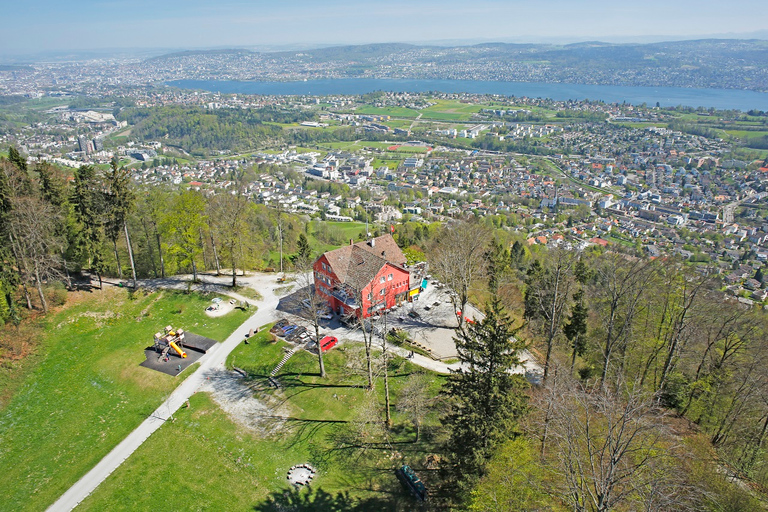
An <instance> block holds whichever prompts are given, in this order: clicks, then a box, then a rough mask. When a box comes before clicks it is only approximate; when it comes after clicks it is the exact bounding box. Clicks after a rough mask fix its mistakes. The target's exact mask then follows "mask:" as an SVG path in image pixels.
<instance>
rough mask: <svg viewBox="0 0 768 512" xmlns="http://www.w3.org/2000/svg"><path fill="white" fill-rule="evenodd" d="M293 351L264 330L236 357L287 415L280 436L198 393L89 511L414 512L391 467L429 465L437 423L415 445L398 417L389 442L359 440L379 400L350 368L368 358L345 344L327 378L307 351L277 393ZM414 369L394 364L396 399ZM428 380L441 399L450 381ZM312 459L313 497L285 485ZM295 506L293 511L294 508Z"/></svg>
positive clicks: (331, 359)
mask: <svg viewBox="0 0 768 512" xmlns="http://www.w3.org/2000/svg"><path fill="white" fill-rule="evenodd" d="M284 346H285V344H284V343H283V342H281V341H280V342H276V343H274V342H272V341H271V340H270V338H269V335H268V333H267V332H266V331H263V332H262V333H260V334H258V335H257V336H256V337H254V338H253V339H252V341H251V344H250V345H248V346H246V345H241V346H240V347H239V348H238V349H236V350H235V351H234V352H233V353H232V354H231V355H230V359H229V363H230V364H233V362H234V364H236V365H237V366H238V367H240V368H243V369H245V370H246V371H247V372H248V374H249V378H248V379H247V381H246V383H247V384H248V385H249V386H250V387H251V388H252V389H254V390H255V391H254V395H255V397H256V398H257V399H258V400H260V401H262V403H268V404H279V405H281V410H283V411H287V419H285V420H283V421H282V422H278V423H275V424H273V425H272V429H273V430H272V431H271V433H269V432H258V431H255V430H252V429H249V428H248V427H245V426H243V425H240V424H238V423H235V422H233V421H232V419H231V418H230V417H229V416H227V414H225V413H224V412H223V411H222V410H221V409H220V408H219V406H218V405H217V404H216V402H215V401H213V400H212V399H211V397H210V396H209V395H206V394H197V395H195V396H193V397H192V400H191V407H190V408H189V409H182V410H180V411H179V412H178V413H177V414H176V421H175V422H174V423H168V424H166V425H164V426H163V427H162V428H161V429H160V430H159V431H158V432H157V433H155V434H154V435H153V436H152V437H151V438H150V439H149V440H148V441H147V442H146V443H145V444H144V445H143V446H142V447H141V448H140V449H139V450H138V451H137V452H136V453H134V455H133V456H131V457H130V458H129V459H128V460H127V461H126V462H125V463H124V464H123V465H122V466H121V467H120V468H119V469H118V470H117V471H116V472H115V473H114V474H113V475H112V476H111V477H110V478H108V479H107V480H106V481H105V482H104V483H103V484H102V485H101V486H100V487H99V488H98V489H97V490H96V492H95V493H94V494H93V495H92V496H91V497H90V498H88V499H87V500H86V501H85V502H84V503H83V505H82V507H81V508H82V509H83V510H275V511H276V510H317V511H324V510H352V509H355V510H413V509H414V508H413V507H414V506H415V503H414V502H413V501H412V499H411V498H410V497H409V496H408V495H407V494H406V493H405V492H404V491H403V490H402V488H401V487H400V485H399V483H398V482H397V480H396V479H395V477H394V475H393V473H392V469H393V468H394V467H395V466H396V465H397V464H400V463H402V462H401V461H405V462H407V463H410V464H414V465H416V467H418V468H420V467H421V463H422V461H423V460H424V459H425V457H426V455H427V454H428V453H431V451H432V450H433V448H434V447H433V442H434V438H433V436H432V433H433V431H432V427H434V426H435V425H436V418H435V417H434V416H433V417H432V418H431V419H430V420H429V422H428V425H429V426H430V428H426V429H425V432H426V433H425V435H422V439H421V441H420V442H415V435H414V432H413V429H412V427H411V424H410V422H408V421H406V420H405V419H404V418H401V417H399V416H398V415H397V413H396V412H395V415H394V427H393V429H392V431H391V433H390V435H389V436H387V438H386V441H385V442H381V441H374V440H373V439H369V440H368V441H366V440H365V438H361V437H360V436H359V435H357V434H356V433H355V432H356V427H355V425H356V424H358V423H357V421H356V420H357V419H358V418H359V416H360V415H359V412H360V410H361V409H362V408H363V407H364V405H363V404H365V403H366V402H367V400H366V398H367V397H370V395H368V392H367V391H366V390H365V389H364V387H363V386H364V383H365V380H364V378H363V377H361V376H357V375H355V374H354V373H353V372H350V371H349V370H348V369H347V366H346V362H347V360H348V358H349V357H359V356H358V355H357V353H355V354H356V355H354V356H353V355H352V353H351V352H349V351H348V350H347V348H346V347H343V346H342V347H340V348H339V349H334V350H332V351H331V352H329V353H328V354H326V368H327V370H328V374H329V377H328V378H327V379H325V380H322V379H320V378H319V377H318V376H317V363H316V359H315V356H312V355H310V354H308V353H306V352H299V353H298V354H296V355H295V356H294V357H293V358H291V359H290V360H289V361H288V363H287V364H286V365H285V366H284V367H283V369H282V371H281V372H280V373H279V374H278V376H277V378H278V379H279V381H280V382H281V384H282V385H283V386H284V388H283V389H282V390H274V389H272V388H271V387H269V386H268V385H267V383H266V375H268V373H269V371H270V369H271V368H272V367H273V366H274V364H275V363H276V362H277V361H279V360H280V358H281V357H282V355H283V348H284ZM415 371H416V369H415V368H413V367H412V366H410V365H409V364H407V363H406V362H405V361H403V360H396V361H393V364H392V366H391V375H392V377H391V382H392V389H393V393H392V396H393V398H394V397H395V396H396V395H397V391H398V389H399V388H400V386H401V385H402V383H403V382H404V380H405V379H407V378H408V376H409V375H411V374H412V373H414V372H415ZM424 378H425V379H427V386H428V389H429V390H430V391H429V392H430V393H431V394H432V395H434V394H436V393H437V391H438V389H439V386H440V385H441V383H442V377H438V376H434V375H426V376H425V377H424ZM377 392H378V393H377V394H376V395H375V396H376V398H375V400H376V402H377V403H378V405H379V406H381V405H382V401H383V396H382V386H381V383H380V382H379V385H378V386H377ZM379 410H381V409H379ZM393 411H394V408H393ZM307 462H308V463H311V464H312V465H313V466H314V467H315V468H316V469H317V476H316V477H315V479H314V480H313V483H312V490H311V491H310V490H308V489H301V490H300V491H295V490H293V489H292V488H291V486H290V485H289V484H288V483H287V482H286V474H287V472H288V469H289V468H290V467H291V466H292V465H295V464H300V463H307ZM421 474H422V477H423V475H424V472H422V473H421ZM151 476H154V477H155V478H151ZM213 482H215V485H211V484H212V483H213ZM344 493H347V494H344ZM289 503H290V504H292V505H294V507H286V505H287V504H289ZM297 504H301V506H298V507H297V506H296V505H297ZM281 507H285V508H281ZM355 507H357V508H355Z"/></svg>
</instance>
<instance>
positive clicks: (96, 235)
mask: <svg viewBox="0 0 768 512" xmlns="http://www.w3.org/2000/svg"><path fill="white" fill-rule="evenodd" d="M70 202H71V203H72V207H73V211H74V213H75V220H76V222H77V224H78V231H77V235H76V242H75V243H76V250H77V253H78V254H79V256H80V257H81V258H85V259H86V260H87V263H88V265H89V266H90V268H91V270H92V271H94V272H96V275H97V276H98V277H99V288H101V276H102V274H103V273H104V259H103V258H102V254H101V245H102V239H103V236H104V234H103V233H104V231H103V226H102V222H101V211H102V205H101V201H100V188H99V183H98V180H97V179H96V170H95V169H94V168H93V167H92V166H90V165H83V166H82V167H80V168H78V169H77V170H75V180H74V187H73V189H72V195H71V197H70Z"/></svg>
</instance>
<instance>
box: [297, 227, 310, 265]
mask: <svg viewBox="0 0 768 512" xmlns="http://www.w3.org/2000/svg"><path fill="white" fill-rule="evenodd" d="M296 246H297V248H298V257H299V258H300V259H307V258H309V256H310V255H311V254H312V249H310V247H309V240H307V237H306V235H304V233H301V234H300V235H299V239H298V241H297V242H296Z"/></svg>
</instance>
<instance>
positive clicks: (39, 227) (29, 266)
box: [9, 196, 63, 313]
mask: <svg viewBox="0 0 768 512" xmlns="http://www.w3.org/2000/svg"><path fill="white" fill-rule="evenodd" d="M56 213H57V212H56V211H55V209H54V208H53V206H52V205H51V204H49V203H47V202H45V201H43V200H41V199H40V198H37V197H33V196H22V197H17V198H14V200H13V209H12V210H11V218H10V222H9V224H10V230H11V232H12V233H13V234H14V236H13V243H14V246H15V251H16V254H17V261H18V264H19V267H20V270H21V271H22V274H23V277H24V279H25V280H29V281H33V282H34V284H35V288H36V289H37V293H38V296H39V298H40V304H41V306H42V308H43V311H44V312H46V313H47V312H48V302H47V301H46V300H45V294H44V293H43V282H44V281H46V280H47V279H50V278H58V277H61V273H60V271H59V269H60V268H61V257H60V256H59V255H60V254H61V252H62V243H63V242H62V240H60V239H59V238H57V236H56V231H57V230H56V226H57V224H59V222H60V219H59V218H57V215H56Z"/></svg>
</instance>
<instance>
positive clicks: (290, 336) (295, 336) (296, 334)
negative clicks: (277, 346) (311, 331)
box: [285, 327, 307, 341]
mask: <svg viewBox="0 0 768 512" xmlns="http://www.w3.org/2000/svg"><path fill="white" fill-rule="evenodd" d="M305 332H307V329H306V327H297V328H296V329H294V330H293V331H291V333H290V334H288V335H287V336H286V337H285V340H286V341H297V340H299V339H300V338H299V336H301V335H302V333H305Z"/></svg>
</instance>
